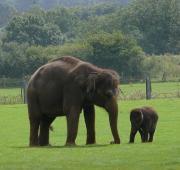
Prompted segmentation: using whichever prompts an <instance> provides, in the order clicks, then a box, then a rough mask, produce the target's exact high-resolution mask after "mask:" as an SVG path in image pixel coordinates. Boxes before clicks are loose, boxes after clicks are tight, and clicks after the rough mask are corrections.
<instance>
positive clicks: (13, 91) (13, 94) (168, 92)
mask: <svg viewBox="0 0 180 170" xmlns="http://www.w3.org/2000/svg"><path fill="white" fill-rule="evenodd" d="M27 82H28V81H27V79H26V78H25V79H10V78H5V77H3V78H0V104H22V103H26V87H27ZM119 89H120V90H119V91H120V93H119V99H120V100H139V99H157V98H180V78H179V79H172V80H168V81H159V80H153V79H152V81H151V80H150V79H149V82H148V81H147V78H146V79H139V80H138V79H136V80H134V79H126V81H124V82H123V81H121V84H120V86H119ZM148 95H149V96H148Z"/></svg>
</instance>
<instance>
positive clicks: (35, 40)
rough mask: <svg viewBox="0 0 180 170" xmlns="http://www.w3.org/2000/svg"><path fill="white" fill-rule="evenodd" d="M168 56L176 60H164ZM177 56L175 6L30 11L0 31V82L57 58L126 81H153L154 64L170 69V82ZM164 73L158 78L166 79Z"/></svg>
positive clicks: (170, 2) (173, 2) (153, 2)
mask: <svg viewBox="0 0 180 170" xmlns="http://www.w3.org/2000/svg"><path fill="white" fill-rule="evenodd" d="M168 53H169V54H174V55H176V57H172V56H171V55H165V54H168ZM179 53H180V1H179V0H163V1H160V0H134V1H133V2H131V3H129V4H128V5H126V6H121V5H114V4H106V5H105V4H103V5H95V6H89V7H73V8H64V7H57V8H53V9H50V10H44V9H41V8H39V7H38V6H34V7H33V8H31V9H30V10H29V11H27V12H24V13H20V14H19V13H18V14H14V16H13V17H12V18H11V20H10V21H8V23H7V25H6V26H5V27H4V28H3V29H1V31H0V76H3V75H4V76H7V77H22V76H24V75H28V74H32V72H33V71H34V70H35V69H37V68H38V67H39V66H40V65H42V64H44V63H46V62H47V61H48V60H49V59H51V58H54V57H57V56H62V55H74V56H77V57H80V58H82V59H84V60H87V61H90V62H92V63H95V64H97V65H99V66H102V67H111V68H113V69H115V70H116V71H118V72H119V74H120V75H121V76H122V77H129V78H137V77H143V76H144V75H145V74H153V75H154V74H155V72H154V71H153V70H156V69H157V68H155V67H158V61H159V63H163V64H164V65H168V63H169V64H170V65H173V68H174V69H175V70H171V76H176V73H178V71H179V67H180V66H179V65H180V62H179V56H178V54H179ZM151 55H153V56H156V55H165V57H162V56H161V57H152V56H151ZM162 61H164V62H162ZM153 62H154V64H152V63H153ZM178 62H179V63H178ZM165 68H166V67H165V66H164V67H163V68H161V71H160V73H159V75H161V76H163V75H167V73H165V72H167V70H166V69H165ZM167 68H168V67H167ZM169 71H170V70H169ZM172 72H173V73H172Z"/></svg>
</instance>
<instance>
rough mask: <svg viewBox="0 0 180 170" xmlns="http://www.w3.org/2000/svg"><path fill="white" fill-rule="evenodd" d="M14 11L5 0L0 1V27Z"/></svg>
mask: <svg viewBox="0 0 180 170" xmlns="http://www.w3.org/2000/svg"><path fill="white" fill-rule="evenodd" d="M15 13H16V10H15V8H14V7H13V6H11V5H10V4H8V3H6V2H0V27H3V26H5V25H6V24H7V23H8V21H9V20H10V19H11V18H12V17H13V15H14V14H15Z"/></svg>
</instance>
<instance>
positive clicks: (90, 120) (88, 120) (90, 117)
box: [84, 105, 96, 144]
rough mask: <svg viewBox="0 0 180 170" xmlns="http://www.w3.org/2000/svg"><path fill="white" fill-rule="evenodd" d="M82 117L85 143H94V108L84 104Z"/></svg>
mask: <svg viewBox="0 0 180 170" xmlns="http://www.w3.org/2000/svg"><path fill="white" fill-rule="evenodd" d="M84 119H85V124H86V129H87V139H86V144H95V143H96V137H95V109H94V106H93V105H85V106H84Z"/></svg>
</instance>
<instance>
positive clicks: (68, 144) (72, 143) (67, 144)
mask: <svg viewBox="0 0 180 170" xmlns="http://www.w3.org/2000/svg"><path fill="white" fill-rule="evenodd" d="M65 146H68V147H74V146H77V145H76V143H74V142H66V144H65Z"/></svg>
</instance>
